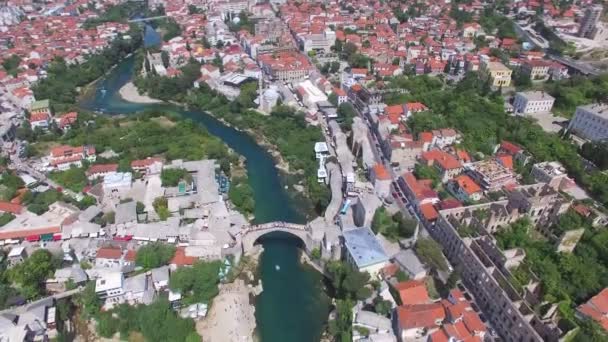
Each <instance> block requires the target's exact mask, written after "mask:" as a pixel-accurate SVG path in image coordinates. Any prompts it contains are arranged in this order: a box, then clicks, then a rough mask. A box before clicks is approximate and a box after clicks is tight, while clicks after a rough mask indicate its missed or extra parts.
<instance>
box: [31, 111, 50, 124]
mask: <svg viewBox="0 0 608 342" xmlns="http://www.w3.org/2000/svg"><path fill="white" fill-rule="evenodd" d="M48 119H49V114H48V113H47V112H42V113H32V114H30V122H38V121H48Z"/></svg>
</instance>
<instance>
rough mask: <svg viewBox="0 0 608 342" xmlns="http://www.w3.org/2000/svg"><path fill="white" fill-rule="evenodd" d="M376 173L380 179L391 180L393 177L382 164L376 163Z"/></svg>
mask: <svg viewBox="0 0 608 342" xmlns="http://www.w3.org/2000/svg"><path fill="white" fill-rule="evenodd" d="M374 174H375V175H376V179H378V180H390V179H391V175H390V174H389V173H388V171H387V170H386V168H385V167H384V165H382V164H376V165H374Z"/></svg>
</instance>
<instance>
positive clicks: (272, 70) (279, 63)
mask: <svg viewBox="0 0 608 342" xmlns="http://www.w3.org/2000/svg"><path fill="white" fill-rule="evenodd" d="M258 60H259V62H260V65H261V66H262V70H264V72H265V73H266V74H267V75H270V77H271V78H272V79H273V80H277V81H281V82H288V83H296V82H301V81H303V80H304V79H306V78H307V77H308V76H309V75H310V73H311V71H312V70H313V66H312V65H311V64H310V62H309V61H308V59H307V58H306V56H304V55H302V54H300V53H298V52H294V51H285V52H279V53H276V54H265V55H261V56H259V58H258Z"/></svg>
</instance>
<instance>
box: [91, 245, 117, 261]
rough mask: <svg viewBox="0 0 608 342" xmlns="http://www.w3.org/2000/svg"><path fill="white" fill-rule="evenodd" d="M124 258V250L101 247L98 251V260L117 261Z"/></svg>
mask: <svg viewBox="0 0 608 342" xmlns="http://www.w3.org/2000/svg"><path fill="white" fill-rule="evenodd" d="M121 257H122V249H120V247H101V248H99V249H98V250H97V256H96V257H95V258H97V259H115V260H118V259H120V258H121Z"/></svg>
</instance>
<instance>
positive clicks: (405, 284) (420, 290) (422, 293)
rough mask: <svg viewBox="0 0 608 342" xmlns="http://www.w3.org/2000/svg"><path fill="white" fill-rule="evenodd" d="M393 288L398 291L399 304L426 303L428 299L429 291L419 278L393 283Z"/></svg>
mask: <svg viewBox="0 0 608 342" xmlns="http://www.w3.org/2000/svg"><path fill="white" fill-rule="evenodd" d="M394 288H395V290H397V292H399V298H400V299H401V304H403V305H407V304H426V303H428V302H429V301H430V300H429V293H428V292H427V290H426V286H425V285H424V283H423V282H422V281H419V280H408V281H402V282H400V283H397V284H395V285H394Z"/></svg>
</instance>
